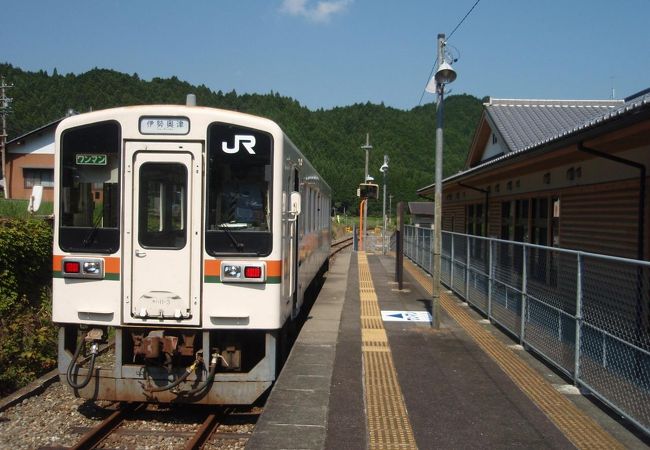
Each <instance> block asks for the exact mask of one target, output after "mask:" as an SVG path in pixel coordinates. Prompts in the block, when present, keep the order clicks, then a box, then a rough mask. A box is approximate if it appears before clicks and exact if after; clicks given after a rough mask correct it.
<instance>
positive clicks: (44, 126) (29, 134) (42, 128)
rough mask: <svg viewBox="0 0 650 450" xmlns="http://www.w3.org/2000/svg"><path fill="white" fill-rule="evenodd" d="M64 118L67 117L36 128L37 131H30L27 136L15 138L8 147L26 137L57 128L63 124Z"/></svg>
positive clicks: (8, 142)
mask: <svg viewBox="0 0 650 450" xmlns="http://www.w3.org/2000/svg"><path fill="white" fill-rule="evenodd" d="M64 118H65V117H62V118H60V119H56V120H54V121H52V122H50V123H47V124H45V125H43V126H41V127H38V128H36V129H35V130H32V131H29V132H27V133H25V134H22V135H20V136H18V137H16V138H13V139H12V140H10V141H7V145H9V144H13V143H15V142H18V141H20V140H22V139H25V138H26V137H29V136H31V135H32V134H37V133H40V132H43V131H45V130H47V129H48V128H51V127H53V128H56V126H57V125H58V124H59V122H61V121H62V120H63V119H64Z"/></svg>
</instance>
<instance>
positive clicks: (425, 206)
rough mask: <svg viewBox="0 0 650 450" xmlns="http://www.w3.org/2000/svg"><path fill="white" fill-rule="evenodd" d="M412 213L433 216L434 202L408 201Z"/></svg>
mask: <svg viewBox="0 0 650 450" xmlns="http://www.w3.org/2000/svg"><path fill="white" fill-rule="evenodd" d="M408 203H409V211H410V213H411V214H415V215H418V216H431V217H433V215H434V214H433V211H434V208H433V205H434V204H433V202H408Z"/></svg>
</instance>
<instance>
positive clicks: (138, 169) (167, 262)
mask: <svg viewBox="0 0 650 450" xmlns="http://www.w3.org/2000/svg"><path fill="white" fill-rule="evenodd" d="M125 153H126V158H127V160H126V164H125V170H126V174H125V192H126V198H125V205H124V206H125V209H124V211H125V219H124V221H125V223H124V226H125V232H126V234H125V236H124V243H125V245H124V250H125V262H124V264H125V271H124V272H125V280H124V283H125V284H124V302H125V304H124V320H125V322H131V323H143V322H144V323H146V322H154V321H155V323H159V322H160V321H162V320H165V321H173V322H175V323H182V324H188V325H196V324H199V323H200V308H199V301H198V298H199V287H200V272H199V271H200V269H199V268H200V266H201V264H200V254H201V252H200V236H201V233H200V230H199V228H200V218H201V212H200V209H201V170H200V167H201V163H200V161H201V160H200V158H201V145H200V144H183V145H179V144H176V145H169V144H162V143H156V144H147V145H144V144H142V143H127V149H126V152H125Z"/></svg>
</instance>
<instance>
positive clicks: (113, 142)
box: [58, 121, 121, 253]
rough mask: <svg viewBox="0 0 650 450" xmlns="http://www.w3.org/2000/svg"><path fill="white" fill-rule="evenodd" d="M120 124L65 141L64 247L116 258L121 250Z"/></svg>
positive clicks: (72, 134) (72, 132) (75, 133)
mask: <svg viewBox="0 0 650 450" xmlns="http://www.w3.org/2000/svg"><path fill="white" fill-rule="evenodd" d="M120 135H121V129H120V125H119V124H118V123H117V122H113V121H109V122H98V123H95V124H92V125H88V126H82V127H78V128H72V129H69V130H66V131H64V132H63V134H62V136H61V148H60V155H61V157H60V160H61V166H60V171H61V176H60V177H59V180H60V181H59V183H60V189H59V195H60V197H59V211H58V214H59V217H60V221H59V246H60V247H61V249H62V250H63V251H70V252H73V251H83V252H98V253H114V252H116V251H117V250H118V249H119V247H120V229H119V228H120V220H119V213H120V175H119V173H120V159H121V154H120V148H121V145H120V141H121V136H120Z"/></svg>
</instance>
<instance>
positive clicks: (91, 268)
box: [83, 261, 102, 275]
mask: <svg viewBox="0 0 650 450" xmlns="http://www.w3.org/2000/svg"><path fill="white" fill-rule="evenodd" d="M101 271H102V265H101V264H100V263H99V262H98V261H85V262H84V264H83V272H84V273H86V274H89V275H97V274H98V273H101Z"/></svg>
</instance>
